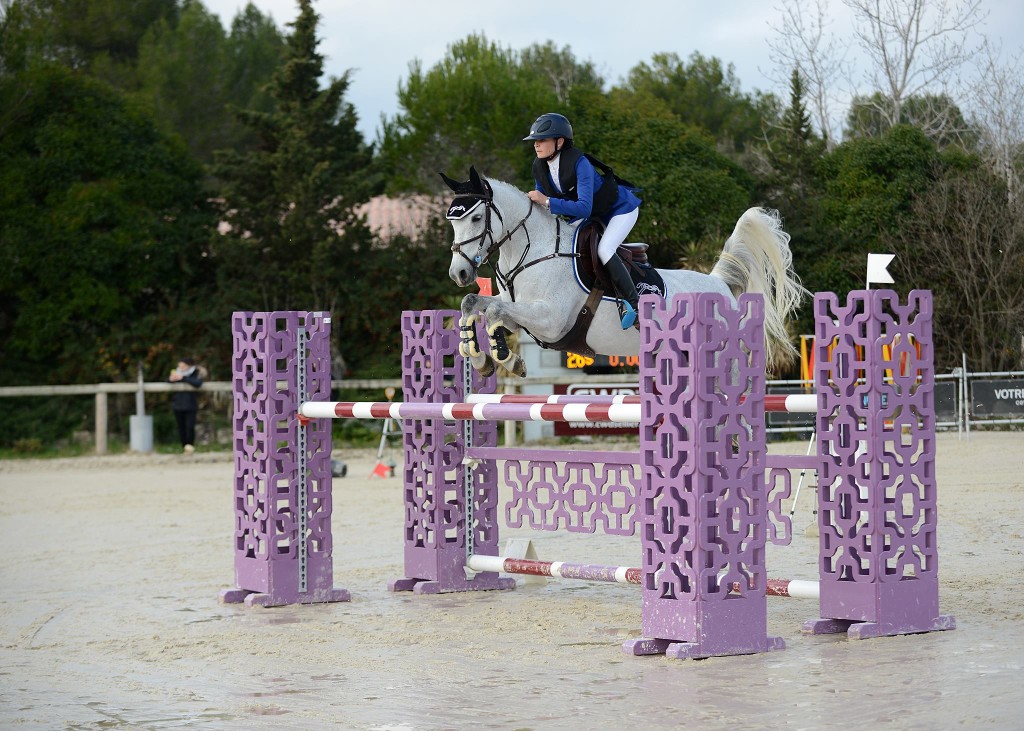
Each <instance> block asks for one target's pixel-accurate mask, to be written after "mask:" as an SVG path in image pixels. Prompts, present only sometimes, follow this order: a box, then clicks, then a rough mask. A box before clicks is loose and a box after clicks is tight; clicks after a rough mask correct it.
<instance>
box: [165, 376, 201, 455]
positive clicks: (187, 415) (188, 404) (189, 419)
mask: <svg viewBox="0 0 1024 731" xmlns="http://www.w3.org/2000/svg"><path fill="white" fill-rule="evenodd" d="M202 376H203V374H202V372H201V370H200V369H199V368H197V367H196V364H195V361H194V360H192V359H191V358H182V359H181V360H180V361H178V367H177V368H175V369H174V370H173V371H171V377H170V378H169V379H168V380H170V382H171V383H187V384H189V385H190V386H192V387H193V388H199V387H200V386H202V385H203V378H202ZM171 409H172V410H173V411H174V418H175V419H176V420H177V421H178V436H179V437H180V439H181V445H182V448H183V449H184V452H185V454H192V453H193V452H194V451H196V448H195V441H196V413H197V412H198V411H199V399H198V398H197V397H196V394H195V392H194V391H175V392H174V393H172V394H171Z"/></svg>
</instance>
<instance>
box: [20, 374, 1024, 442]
mask: <svg viewBox="0 0 1024 731" xmlns="http://www.w3.org/2000/svg"><path fill="white" fill-rule="evenodd" d="M635 381H636V376H635V375H634V374H622V373H616V374H602V375H588V374H584V373H579V372H574V373H567V374H566V375H564V376H527V377H526V378H504V379H499V388H500V389H501V391H502V392H504V393H518V392H520V390H521V389H522V388H523V387H526V386H530V387H533V386H556V385H573V384H587V383H595V384H597V383H600V384H609V383H622V384H627V383H633V382H635ZM767 386H768V393H769V394H802V393H809V392H810V390H809V389H810V386H811V382H810V381H789V380H787V381H781V380H776V381H768V382H767ZM401 387H402V381H401V379H398V378H371V379H345V380H332V381H331V390H332V391H333V392H334V393H338V392H341V391H371V392H372V391H379V392H380V393H381V394H383V393H384V390H385V389H387V388H394V389H397V390H399V391H400V390H401ZM191 389H192V387H191V386H183V385H179V384H171V383H166V382H163V381H158V382H143V383H138V382H135V383H91V384H79V385H64V386H0V398H66V397H68V396H80V397H88V396H91V397H92V398H93V399H94V401H95V407H94V411H95V416H94V422H93V423H94V440H95V444H96V453H97V454H105V453H106V452H107V444H108V434H109V424H108V421H109V406H108V398H109V396H110V395H111V394H115V395H118V394H122V395H124V394H132V395H134V396H135V400H136V403H139V396H140V395H141V396H142V399H143V402H144V400H145V396H146V394H157V395H158V399H151V403H150V404H148V405H145V407H144V408H146V410H147V412H149V413H152V411H153V410H154V409H158V408H166V404H165V402H166V400H167V397H166V395H165V394H168V393H170V392H172V391H185V390H191ZM202 391H203V392H205V393H211V394H216V395H217V397H221V396H222V395H223V397H222V399H221V398H218V400H219V401H222V403H223V404H224V406H225V408H227V409H228V411H229V412H230V409H231V403H232V402H231V382H230V381H207V382H206V383H204V384H203V387H202ZM935 407H936V427H937V428H938V429H941V430H946V431H952V430H955V431H957V432H958V433H959V434H960V435H961V438H965V437H969V435H970V432H971V430H972V429H977V428H979V427H984V428H987V429H1015V428H1019V427H1020V425H1022V424H1024V371H994V372H977V373H975V372H971V371H969V370H967V363H966V358H965V359H964V365H963V366H962V367H960V368H956V369H954V371H953V372H952V373H944V374H943V373H937V374H936V375H935ZM228 416H230V413H229V414H228ZM200 418H201V417H200ZM767 419H768V429H767V432H768V433H769V434H787V433H791V434H808V433H809V432H810V431H811V429H813V426H814V421H813V419H814V416H813V414H801V413H770V414H768V415H767ZM515 425H516V422H514V421H510V422H508V423H507V424H506V425H505V440H506V443H507V444H509V445H511V444H514V443H515V441H516V436H515V435H516V430H515ZM123 431H124V432H125V433H126V434H127V432H128V429H127V427H126V428H125V429H124V430H123Z"/></svg>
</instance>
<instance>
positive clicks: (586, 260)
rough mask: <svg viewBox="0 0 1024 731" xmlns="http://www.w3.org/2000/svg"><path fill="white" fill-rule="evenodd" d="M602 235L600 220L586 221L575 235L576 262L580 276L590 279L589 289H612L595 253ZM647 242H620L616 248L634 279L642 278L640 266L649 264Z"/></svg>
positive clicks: (602, 229) (617, 253)
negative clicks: (577, 256) (577, 258)
mask: <svg viewBox="0 0 1024 731" xmlns="http://www.w3.org/2000/svg"><path fill="white" fill-rule="evenodd" d="M603 235H604V224H602V223H601V222H600V221H587V222H585V223H583V224H582V225H581V226H580V230H579V234H577V237H576V241H577V244H576V250H577V252H578V253H579V255H580V257H579V261H578V262H577V263H576V267H577V270H578V271H579V274H580V277H581V278H582V279H583V280H584V281H587V280H590V281H589V282H588V286H590V288H591V289H593V288H594V287H598V288H600V289H603V290H612V291H614V288H613V287H612V280H611V279H609V278H608V274H607V272H605V269H604V264H602V263H601V258H600V257H599V256H598V255H597V245H598V244H599V243H601V237H602V236H603ZM647 248H648V245H647V244H621V245H620V246H619V248H618V249H616V251H615V253H616V255H617V256H618V257H619V258H620V259H622V261H623V263H624V264H625V265H626V269H627V270H628V271H629V273H630V274H631V275H633V278H634V279H637V278H639V279H643V275H644V272H643V271H642V270H641V269H640V267H642V266H650V261H648V259H647Z"/></svg>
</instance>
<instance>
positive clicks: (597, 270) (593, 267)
mask: <svg viewBox="0 0 1024 731" xmlns="http://www.w3.org/2000/svg"><path fill="white" fill-rule="evenodd" d="M603 235H604V224H602V223H601V222H600V221H585V222H584V223H582V224H581V225H580V228H579V231H578V232H577V234H576V252H577V255H578V258H577V260H576V270H577V273H578V274H579V276H580V279H581V280H582V281H583V283H584V284H585V286H587V287H589V288H590V295H589V296H588V297H587V301H586V302H585V303H584V305H583V307H582V308H581V309H580V311H579V314H578V315H577V316H576V322H575V323H574V324H573V326H572V327H571V328H570V329H569V332H567V333H566V334H565V336H564V337H563V338H561V339H560V340H558V341H556V342H554V343H543V342H541V341H539V340H537V339H536V338H534V340H537V342H538V344H540V346H541V347H543V348H551V349H553V350H564V351H568V352H570V353H577V354H579V355H585V356H590V357H593V356H594V355H595V353H594V351H593V349H591V347H590V346H589V345H587V332H588V331H589V330H590V323H591V322H592V321H593V319H594V314H595V313H596V312H597V307H598V305H600V304H601V298H602V297H603V296H604V293H605V291H606V290H611V291H613V292H614V291H615V288H614V287H613V286H612V282H611V279H610V278H609V277H608V274H607V272H606V271H605V268H604V264H602V263H601V259H600V257H599V256H598V255H597V245H598V244H599V243H600V242H601V236H603ZM647 248H648V245H647V244H622V245H620V246H619V248H618V249H617V250H616V252H615V253H616V255H617V256H618V257H619V258H620V259H622V261H623V262H624V263H625V264H626V269H627V270H628V271H629V273H630V275H631V276H632V277H633V280H634V281H644V280H645V278H646V277H647V276H648V274H649V273H652V272H656V270H654V269H653V268H652V267H651V266H650V262H649V261H648V259H647ZM658 280H660V276H659V277H658ZM660 292H661V293H663V292H664V285H663V284H662V285H661V289H660Z"/></svg>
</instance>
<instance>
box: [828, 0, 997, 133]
mask: <svg viewBox="0 0 1024 731" xmlns="http://www.w3.org/2000/svg"><path fill="white" fill-rule="evenodd" d="M843 4H844V5H846V6H847V7H848V8H850V10H851V11H852V12H853V14H854V37H855V38H856V40H857V43H858V44H859V45H860V47H861V49H862V50H863V51H864V53H865V54H866V55H867V57H868V59H869V60H870V62H871V69H870V71H869V72H868V73H867V75H866V78H867V79H868V80H869V81H870V82H871V84H872V85H873V87H874V88H875V89H877V90H878V91H881V92H883V95H882V97H880V98H881V99H882V100H883V101H882V103H877V102H873V103H874V104H875V106H876V109H877V112H878V113H879V115H880V116H881V117H882V119H884V120H885V122H886V123H887V125H888V126H890V127H891V126H893V125H896V124H899V123H900V121H901V119H902V111H903V106H904V104H905V103H906V101H907V100H908V99H909V98H911V97H924V96H931V97H933V98H940V97H943V96H945V95H946V90H947V87H948V86H949V84H950V83H951V82H952V81H953V80H954V78H955V76H956V72H957V70H958V69H959V68H961V67H962V66H963V65H964V64H965V63H967V62H968V61H970V59H971V58H972V57H974V56H975V55H976V54H977V52H978V51H977V49H974V48H969V47H968V38H969V33H970V31H971V30H972V29H973V28H975V27H976V26H977V25H978V24H979V23H980V22H981V21H982V20H984V17H985V16H984V14H982V13H981V0H843ZM933 111H934V114H933V115H932V117H933V118H932V119H927V120H917V121H918V123H919V124H922V125H923V127H924V129H925V131H926V132H927V131H931V132H938V131H942V132H945V133H949V132H950V131H951V130H949V123H950V121H951V120H950V118H949V117H948V114H949V112H950V107H949V105H948V104H937V105H935V108H934V110H933Z"/></svg>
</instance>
